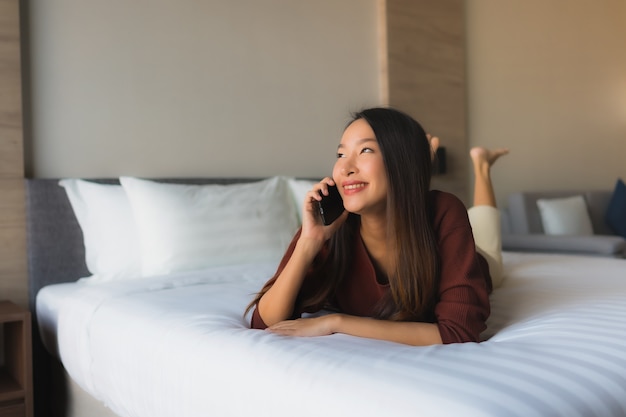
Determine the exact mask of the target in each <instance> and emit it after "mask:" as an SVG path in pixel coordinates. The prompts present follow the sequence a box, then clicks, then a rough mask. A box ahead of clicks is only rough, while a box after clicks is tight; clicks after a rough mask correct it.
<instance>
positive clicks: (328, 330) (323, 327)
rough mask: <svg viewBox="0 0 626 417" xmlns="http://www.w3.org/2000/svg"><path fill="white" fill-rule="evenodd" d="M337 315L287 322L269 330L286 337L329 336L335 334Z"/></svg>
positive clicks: (275, 325)
mask: <svg viewBox="0 0 626 417" xmlns="http://www.w3.org/2000/svg"><path fill="white" fill-rule="evenodd" d="M335 316H336V314H329V315H327V316H321V317H313V318H305V319H297V320H285V321H281V322H279V323H276V324H274V325H272V326H270V327H268V328H267V330H268V331H270V332H272V333H276V334H281V335H284V336H307V337H308V336H327V335H329V334H333V333H335V331H334V330H333V323H334V319H335Z"/></svg>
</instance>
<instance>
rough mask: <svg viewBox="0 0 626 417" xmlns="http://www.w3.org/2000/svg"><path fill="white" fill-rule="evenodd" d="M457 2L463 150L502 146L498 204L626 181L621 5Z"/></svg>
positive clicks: (603, 1) (625, 51)
mask: <svg viewBox="0 0 626 417" xmlns="http://www.w3.org/2000/svg"><path fill="white" fill-rule="evenodd" d="M466 5H467V6H466V7H467V15H466V19H467V45H468V46H467V54H468V55H467V56H468V70H467V76H468V103H469V104H468V112H469V126H468V127H469V137H470V145H480V144H482V145H486V146H490V147H496V146H502V147H508V148H510V149H511V154H510V155H509V156H507V157H506V160H503V161H502V163H499V164H498V166H496V167H495V168H494V181H495V185H496V192H497V194H498V196H499V200H500V202H501V203H504V198H505V197H506V195H508V194H509V193H510V192H513V191H517V190H531V189H536V190H548V189H581V188H598V189H612V188H613V186H614V184H615V181H616V178H617V177H620V176H621V177H622V178H626V1H624V0H598V1H593V2H591V1H587V0H550V1H545V0H519V1H506V2H504V1H501V0H471V1H468V2H467V3H466Z"/></svg>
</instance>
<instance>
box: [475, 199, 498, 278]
mask: <svg viewBox="0 0 626 417" xmlns="http://www.w3.org/2000/svg"><path fill="white" fill-rule="evenodd" d="M467 214H468V216H469V220H470V224H471V226H472V232H473V234H474V242H475V243H476V249H477V251H478V253H480V254H481V255H482V256H484V257H485V259H486V260H487V263H488V264H489V274H490V275H491V282H492V284H493V288H494V289H495V288H498V287H499V286H500V285H501V284H502V279H503V277H502V235H501V230H500V212H499V211H498V209H497V208H495V207H492V206H475V207H471V208H470V209H469V210H468V211H467Z"/></svg>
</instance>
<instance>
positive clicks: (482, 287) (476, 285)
mask: <svg viewBox="0 0 626 417" xmlns="http://www.w3.org/2000/svg"><path fill="white" fill-rule="evenodd" d="M430 197H431V198H432V203H433V208H434V214H435V215H434V230H435V234H436V236H437V242H438V245H439V254H440V258H441V278H440V284H439V291H438V301H437V303H436V304H435V307H434V311H433V314H432V317H434V318H435V323H436V324H437V326H438V328H439V333H440V335H441V340H442V341H443V343H460V342H478V341H480V333H481V332H482V331H483V330H485V328H486V324H485V322H486V320H487V318H488V317H489V313H490V306H489V292H490V291H491V277H490V275H489V267H488V264H487V262H486V260H485V259H484V258H483V257H482V256H481V255H480V254H479V253H477V252H476V246H475V244H474V238H473V235H472V228H471V226H470V223H469V219H468V216H467V210H466V208H465V206H464V205H463V203H462V202H461V201H460V200H459V199H458V198H457V197H455V196H454V195H452V194H449V193H445V192H442V191H431V192H430ZM299 236H300V234H299V233H298V234H296V236H295V237H294V239H293V241H292V242H291V244H290V246H289V248H288V249H287V251H286V253H285V256H284V257H283V259H282V261H281V262H280V264H279V266H278V270H277V272H276V274H275V275H274V277H272V279H271V280H270V281H273V280H275V279H276V278H277V277H278V275H279V274H280V273H281V271H282V270H283V268H284V267H285V265H286V264H287V262H288V261H289V258H290V257H291V254H292V253H293V251H294V248H295V244H296V242H297V240H298V238H299ZM354 244H355V250H354V258H353V261H352V266H351V268H350V269H349V272H348V275H347V276H346V277H345V278H344V280H343V281H342V284H341V285H340V287H339V288H338V289H337V292H336V295H335V300H334V303H333V304H335V305H336V307H337V309H338V310H339V311H340V312H342V313H345V314H350V315H355V316H362V317H372V316H373V313H374V308H375V306H376V305H377V303H378V301H379V300H380V299H381V298H382V297H383V295H384V294H385V293H386V292H387V291H388V290H389V285H388V284H381V283H379V281H378V280H377V277H376V270H375V268H374V265H373V263H372V260H371V259H370V257H369V255H368V253H367V250H366V248H365V245H364V244H363V241H362V240H361V237H360V235H359V234H357V236H356V239H355V243H354ZM307 278H309V276H307V277H306V278H305V281H304V284H303V286H302V288H301V290H300V291H307V290H308V291H310V290H311V282H310V281H312V280H309V281H308V282H307ZM309 312H311V311H309ZM301 314H302V311H296V312H295V313H294V317H298V316H300V315H301ZM251 325H252V326H251V327H252V328H255V329H264V328H266V327H267V326H266V324H265V323H264V322H263V319H262V318H261V316H260V314H259V312H258V309H257V308H255V309H254V311H253V314H252V323H251Z"/></svg>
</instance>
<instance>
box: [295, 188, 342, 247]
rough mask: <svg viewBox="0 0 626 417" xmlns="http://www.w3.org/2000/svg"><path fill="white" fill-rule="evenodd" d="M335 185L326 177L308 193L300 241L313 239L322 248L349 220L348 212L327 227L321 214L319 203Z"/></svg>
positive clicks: (305, 199)
mask: <svg viewBox="0 0 626 417" xmlns="http://www.w3.org/2000/svg"><path fill="white" fill-rule="evenodd" d="M333 185H335V181H334V180H333V179H332V178H330V177H326V178H324V179H323V180H321V181H320V182H318V183H317V184H315V185H314V186H313V188H312V189H311V190H309V191H308V192H307V193H306V196H305V198H304V204H303V209H302V211H303V213H302V233H301V235H300V239H311V240H314V241H317V242H319V244H320V246H321V245H322V244H324V242H326V241H327V240H328V239H330V237H331V236H332V235H333V234H334V233H335V232H336V231H337V229H339V227H340V226H341V225H342V224H343V223H344V222H345V221H346V219H347V218H348V212H347V211H346V210H344V212H343V213H342V214H341V216H339V217H338V218H337V220H335V221H334V222H333V223H331V224H330V225H328V226H325V225H324V223H323V221H322V217H321V216H320V212H319V202H320V201H322V195H320V193H321V194H323V195H324V196H327V195H328V187H329V186H333Z"/></svg>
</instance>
